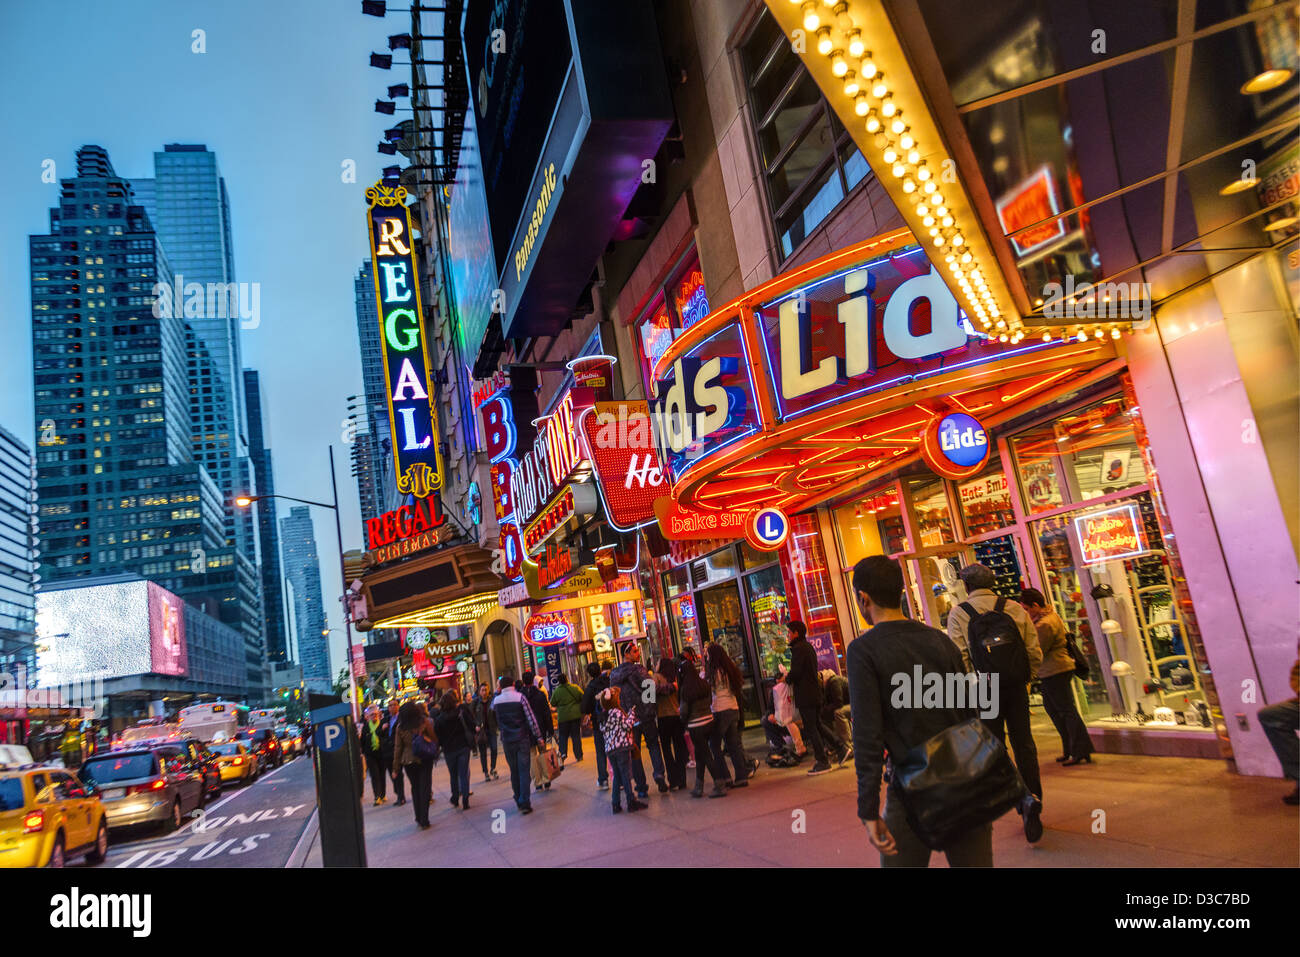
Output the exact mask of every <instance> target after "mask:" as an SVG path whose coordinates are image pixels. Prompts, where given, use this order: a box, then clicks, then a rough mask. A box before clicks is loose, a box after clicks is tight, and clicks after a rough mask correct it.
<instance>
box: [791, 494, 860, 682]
mask: <svg viewBox="0 0 1300 957" xmlns="http://www.w3.org/2000/svg"><path fill="white" fill-rule="evenodd" d="M781 560H782V565H781V567H782V570H783V571H784V572H785V578H786V584H787V586H788V587H789V588H790V591H791V594H792V595H793V596H794V598H795V601H794V602H792V604H794V605H795V607H796V612H795V613H794V615H795V616H797V617H799V618H802V619H803V622H804V624H805V625H807V627H808V642H809V644H811V645H812V646H813V649H814V650H815V651H816V652H817V667H818V668H831V669H833V670H835V671H838V672H841V673H842V672H843V671H844V640H843V637H842V635H841V634H840V626H839V613H838V610H837V609H836V607H835V594H834V592H833V591H832V589H831V578H830V574H829V572H828V570H827V563H826V550H825V549H824V548H823V547H822V537H821V530H820V527H819V524H818V521H817V516H816V515H813V514H808V513H804V514H802V515H795V516H792V517H791V519H790V538H789V541H788V542H787V544H786V547H785V548H784V549H783V550H782V552H781Z"/></svg>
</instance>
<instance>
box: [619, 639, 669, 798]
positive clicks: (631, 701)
mask: <svg viewBox="0 0 1300 957" xmlns="http://www.w3.org/2000/svg"><path fill="white" fill-rule="evenodd" d="M609 686H610V687H611V688H617V689H618V691H619V700H621V701H622V702H623V710H624V711H626V712H628V714H630V715H632V720H633V722H634V726H633V728H632V732H633V741H632V744H633V748H632V753H633V756H632V762H631V763H632V780H633V781H634V782H635V784H636V796H637V797H638V798H639V799H644V798H645V797H646V796H647V795H648V794H649V793H650V788H649V785H648V784H647V783H646V779H645V765H644V764H643V763H642V762H641V758H640V756H639V755H638V754H637V752H638V751H640V750H641V742H642V740H643V739H644V741H645V749H646V751H648V752H649V753H650V767H651V770H652V773H653V774H654V780H655V785H656V786H657V787H658V788H659V792H660V793H661V794H666V793H668V779H667V776H666V774H665V772H664V756H663V751H662V750H660V747H659V723H658V722H659V707H658V702H657V701H656V693H655V680H654V677H653V676H652V675H651V674H650V672H649V671H647V670H646V668H645V665H643V664H641V646H640V645H638V644H637V643H636V642H635V641H630V642H628V643H627V644H626V645H625V646H624V647H623V663H622V664H620V665H619V666H618V667H617V668H615V669H614V670H613V671H611V672H610V673H609Z"/></svg>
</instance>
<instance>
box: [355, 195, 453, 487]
mask: <svg viewBox="0 0 1300 957" xmlns="http://www.w3.org/2000/svg"><path fill="white" fill-rule="evenodd" d="M405 200H406V188H405V187H403V186H398V187H395V188H390V187H387V186H384V185H383V184H382V183H376V184H375V185H374V186H371V187H370V188H369V189H367V190H366V202H367V204H368V207H369V208H368V210H367V213H366V220H367V222H368V223H369V228H370V261H371V264H372V270H373V275H374V282H375V296H376V298H377V300H378V304H379V327H380V335H381V338H382V339H383V357H384V377H385V385H386V392H387V395H388V423H389V426H390V428H391V429H392V435H393V468H394V470H395V472H396V475H397V488H398V490H399V491H401V492H402V493H403V494H407V495H414V496H416V497H417V498H424V497H425V496H427V495H429V494H430V493H432V492H436V491H438V490H439V489H441V488H442V480H443V471H442V451H441V448H440V443H439V441H438V431H439V430H438V412H437V409H436V408H435V406H434V402H433V398H432V395H431V388H430V384H431V383H432V381H433V371H432V369H431V367H430V365H429V351H428V348H427V347H426V344H425V337H424V311H423V307H422V305H421V302H420V279H419V271H418V267H417V263H416V256H415V246H414V241H413V239H412V235H411V214H410V211H409V210H408V209H407V208H406V205H405Z"/></svg>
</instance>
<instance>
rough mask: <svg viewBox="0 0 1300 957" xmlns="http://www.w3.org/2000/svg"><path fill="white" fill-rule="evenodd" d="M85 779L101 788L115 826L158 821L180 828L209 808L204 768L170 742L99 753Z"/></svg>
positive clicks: (83, 772)
mask: <svg viewBox="0 0 1300 957" xmlns="http://www.w3.org/2000/svg"><path fill="white" fill-rule="evenodd" d="M81 778H82V780H83V781H85V782H86V783H87V784H89V785H93V786H94V787H95V788H96V790H98V791H99V794H100V798H101V799H102V801H103V802H104V811H105V814H107V816H108V826H109V829H110V830H113V829H116V828H121V827H130V826H132V825H136V824H153V825H161V826H162V827H164V828H166V829H167V830H169V831H174V830H176V829H177V828H178V827H180V826H181V823H182V822H183V821H184V819H185V816H186V815H187V814H191V813H193V812H194V811H197V810H198V809H199V808H201V807H203V800H204V789H205V788H204V775H203V772H202V771H201V770H196V769H195V768H194V767H193V766H192V764H191V762H190V760H189V759H188V758H187V757H186V756H185V755H182V754H180V753H177V752H175V751H174V749H171V748H167V747H166V746H163V747H158V748H141V749H136V750H130V751H110V752H109V753H108V754H97V755H95V756H94V757H92V758H90V759H89V760H87V761H86V763H85V764H83V765H82V766H81Z"/></svg>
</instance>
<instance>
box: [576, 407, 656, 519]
mask: <svg viewBox="0 0 1300 957" xmlns="http://www.w3.org/2000/svg"><path fill="white" fill-rule="evenodd" d="M582 435H583V438H584V439H585V440H586V443H587V450H588V452H589V454H590V457H591V464H592V468H593V469H594V471H595V473H596V481H597V483H598V484H599V486H600V494H601V497H602V498H603V499H604V500H605V514H606V516H607V517H608V518H609V524H610V525H611V526H613V527H614V528H615V529H617V530H618V531H620V532H625V531H630V530H631V529H634V528H639V527H640V526H642V525H649V524H652V523H653V522H654V520H655V499H657V498H660V497H662V496H666V495H667V494H668V485H669V483H668V475H667V474H666V473H665V471H664V469H663V467H662V466H661V465H660V464H659V453H658V452H657V451H655V443H654V430H653V428H652V426H651V423H650V408H649V406H648V405H647V404H646V403H645V402H597V403H596V404H595V406H594V407H592V408H591V409H590V410H588V411H587V412H585V413H584V414H583V416H582Z"/></svg>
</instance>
